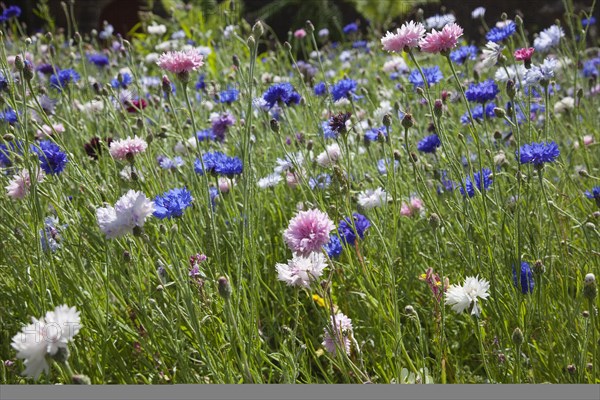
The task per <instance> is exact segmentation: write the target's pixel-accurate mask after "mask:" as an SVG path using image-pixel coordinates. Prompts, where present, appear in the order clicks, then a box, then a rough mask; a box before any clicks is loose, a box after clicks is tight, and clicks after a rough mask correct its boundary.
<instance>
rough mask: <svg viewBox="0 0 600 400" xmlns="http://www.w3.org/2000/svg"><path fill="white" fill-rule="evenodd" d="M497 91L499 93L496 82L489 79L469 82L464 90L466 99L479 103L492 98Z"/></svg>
mask: <svg viewBox="0 0 600 400" xmlns="http://www.w3.org/2000/svg"><path fill="white" fill-rule="evenodd" d="M498 93H500V89H498V86H497V85H496V83H495V82H494V81H493V80H491V79H488V80H487V81H483V82H479V83H471V84H470V85H469V88H468V89H467V90H466V91H465V95H466V97H467V100H469V101H472V102H474V103H481V104H483V103H487V102H488V101H492V100H494V99H495V98H496V95H497V94H498Z"/></svg>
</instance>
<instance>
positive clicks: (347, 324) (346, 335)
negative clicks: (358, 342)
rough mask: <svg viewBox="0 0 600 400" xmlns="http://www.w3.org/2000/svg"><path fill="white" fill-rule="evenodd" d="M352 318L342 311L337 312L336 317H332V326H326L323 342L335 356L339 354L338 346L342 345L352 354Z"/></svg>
mask: <svg viewBox="0 0 600 400" xmlns="http://www.w3.org/2000/svg"><path fill="white" fill-rule="evenodd" d="M350 338H352V320H351V319H350V318H348V317H347V316H346V315H344V314H342V313H337V314H336V315H335V318H334V317H333V316H332V317H331V326H330V327H329V329H327V328H325V333H324V335H323V343H321V344H322V345H323V346H324V347H325V350H327V351H328V352H329V353H331V354H332V355H333V356H334V357H335V355H336V354H337V346H339V347H342V348H343V349H344V350H345V351H346V354H347V355H350V346H351V344H352V342H351V340H350Z"/></svg>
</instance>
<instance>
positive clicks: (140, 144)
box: [109, 136, 148, 160]
mask: <svg viewBox="0 0 600 400" xmlns="http://www.w3.org/2000/svg"><path fill="white" fill-rule="evenodd" d="M147 147H148V143H146V141H145V140H144V139H140V138H139V137H137V136H135V137H134V138H130V137H128V138H127V139H121V140H115V141H113V142H112V143H111V144H110V149H109V151H110V155H111V156H112V157H113V158H114V159H115V160H126V159H127V158H130V157H133V156H135V155H136V154H140V153H143V152H144V151H145V150H146V148H147Z"/></svg>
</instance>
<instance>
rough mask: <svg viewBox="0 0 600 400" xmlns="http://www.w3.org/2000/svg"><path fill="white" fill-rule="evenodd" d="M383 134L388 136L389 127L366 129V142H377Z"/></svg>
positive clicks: (385, 136)
mask: <svg viewBox="0 0 600 400" xmlns="http://www.w3.org/2000/svg"><path fill="white" fill-rule="evenodd" d="M380 134H381V135H383V137H384V138H387V129H386V127H385V126H380V127H379V128H370V129H368V130H366V131H365V142H367V143H368V142H376V141H377V140H378V139H379V135H380Z"/></svg>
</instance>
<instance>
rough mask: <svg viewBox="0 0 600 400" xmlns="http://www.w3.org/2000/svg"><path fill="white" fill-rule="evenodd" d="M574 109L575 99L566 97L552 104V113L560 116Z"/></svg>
mask: <svg viewBox="0 0 600 400" xmlns="http://www.w3.org/2000/svg"><path fill="white" fill-rule="evenodd" d="M574 108H575V99H574V98H572V97H571V96H567V97H565V98H563V99H561V100H560V101H558V102H556V104H554V113H555V114H561V113H563V112H565V111H569V110H572V109H574Z"/></svg>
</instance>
